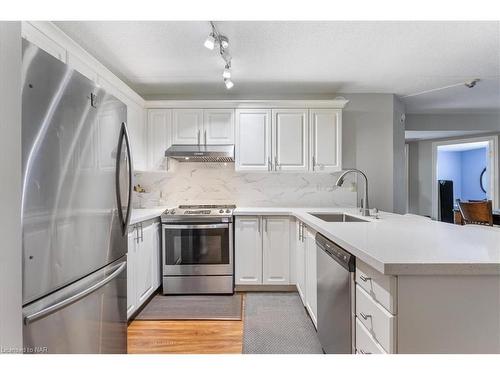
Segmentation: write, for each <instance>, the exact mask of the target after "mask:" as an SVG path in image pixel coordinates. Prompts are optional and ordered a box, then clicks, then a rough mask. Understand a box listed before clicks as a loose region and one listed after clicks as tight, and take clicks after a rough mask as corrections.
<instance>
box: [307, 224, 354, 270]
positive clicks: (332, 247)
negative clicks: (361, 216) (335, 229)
mask: <svg viewBox="0 0 500 375" xmlns="http://www.w3.org/2000/svg"><path fill="white" fill-rule="evenodd" d="M316 245H317V246H318V247H319V248H320V249H321V250H323V251H324V252H325V253H326V254H327V255H329V256H330V257H331V258H332V259H333V260H335V261H336V262H337V263H338V264H340V265H341V266H342V267H344V268H345V269H346V270H348V271H349V272H354V270H355V268H356V257H355V256H354V255H352V254H351V253H349V252H347V251H345V250H344V249H342V248H341V247H340V246H339V245H337V244H335V243H333V242H332V241H330V240H329V239H328V238H326V237H325V236H323V235H321V234H319V233H316Z"/></svg>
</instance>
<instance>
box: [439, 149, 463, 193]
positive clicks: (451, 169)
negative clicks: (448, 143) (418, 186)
mask: <svg viewBox="0 0 500 375" xmlns="http://www.w3.org/2000/svg"><path fill="white" fill-rule="evenodd" d="M437 164H438V166H437V179H438V180H448V181H453V202H455V201H456V200H457V199H461V198H462V153H461V152H459V151H440V150H438V161H437Z"/></svg>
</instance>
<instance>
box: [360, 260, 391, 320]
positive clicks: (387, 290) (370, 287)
mask: <svg viewBox="0 0 500 375" xmlns="http://www.w3.org/2000/svg"><path fill="white" fill-rule="evenodd" d="M356 283H357V284H358V285H359V286H360V287H361V288H363V289H364V290H365V291H366V292H367V293H368V294H370V296H371V297H372V298H373V299H374V300H376V301H377V302H378V303H380V304H381V305H382V306H384V307H385V308H386V309H387V310H388V311H389V312H390V313H392V314H396V313H397V301H396V296H397V280H396V278H395V277H394V276H388V275H383V274H381V273H380V272H378V271H377V270H374V269H373V268H372V267H370V266H369V265H367V264H365V263H363V262H361V261H359V260H357V261H356Z"/></svg>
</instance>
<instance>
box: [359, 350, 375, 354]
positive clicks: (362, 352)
mask: <svg viewBox="0 0 500 375" xmlns="http://www.w3.org/2000/svg"><path fill="white" fill-rule="evenodd" d="M358 352H360V353H361V354H372V353H370V352H365V351H364V350H363V349H358Z"/></svg>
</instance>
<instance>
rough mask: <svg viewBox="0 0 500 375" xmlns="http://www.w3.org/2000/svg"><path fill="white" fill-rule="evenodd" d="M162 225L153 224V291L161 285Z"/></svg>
mask: <svg viewBox="0 0 500 375" xmlns="http://www.w3.org/2000/svg"><path fill="white" fill-rule="evenodd" d="M160 235H161V234H160V224H159V223H154V224H153V256H152V262H151V275H152V278H153V289H157V288H158V287H159V286H160V285H161V276H160V275H161V272H160V267H161V264H160V263H161V261H160V259H161V257H160V246H161V245H160Z"/></svg>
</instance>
